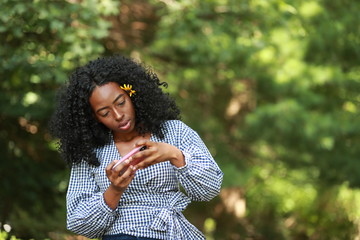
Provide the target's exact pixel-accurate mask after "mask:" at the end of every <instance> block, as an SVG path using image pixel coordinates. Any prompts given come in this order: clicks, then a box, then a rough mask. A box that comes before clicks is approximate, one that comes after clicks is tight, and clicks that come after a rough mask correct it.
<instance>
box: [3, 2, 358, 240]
mask: <svg viewBox="0 0 360 240" xmlns="http://www.w3.org/2000/svg"><path fill="white" fill-rule="evenodd" d="M359 12H360V2H359V1H353V0H331V1H329V0H328V1H327V0H306V1H305V0H286V1H283V0H249V1H237V0H163V1H155V0H134V1H125V0H123V1H116V0H103V1H100V0H67V1H66V0H61V1H60V0H59V1H50V0H33V1H31V0H29V1H20V0H19V1H15V0H1V1H0V61H1V67H0V103H1V104H0V145H1V147H0V226H1V232H0V239H6V238H9V237H10V236H13V239H14V238H15V236H16V237H17V238H21V239H31V238H32V239H69V238H70V237H72V239H81V238H80V237H76V236H73V235H72V233H70V232H67V231H66V229H65V218H66V217H65V216H66V213H65V193H66V188H67V184H68V177H69V169H68V168H67V167H66V166H65V164H64V162H63V161H62V160H61V159H60V157H59V154H58V152H57V151H56V139H53V138H52V137H51V136H50V135H49V132H48V121H49V118H50V116H51V113H52V111H53V108H54V99H55V93H56V90H57V89H58V87H59V86H60V85H61V84H63V83H64V82H65V81H66V80H67V76H68V75H69V73H71V71H72V70H73V69H74V68H75V67H76V66H79V65H82V64H84V63H86V62H88V61H89V60H92V59H94V58H97V57H99V56H106V55H112V54H122V55H125V56H129V57H133V58H135V59H139V60H141V61H143V62H145V63H146V64H148V65H150V66H152V68H153V69H154V71H155V72H156V73H157V74H158V76H159V77H160V79H161V80H163V81H166V82H168V84H169V88H168V89H167V91H168V92H169V93H170V94H171V95H172V96H173V97H174V98H175V99H176V101H177V103H178V104H179V106H180V108H181V110H182V115H183V120H184V122H185V123H187V124H188V125H190V126H191V127H192V128H193V129H195V130H196V131H197V132H198V133H199V134H200V136H201V137H202V138H203V140H204V141H205V143H206V144H207V146H208V148H209V149H210V151H211V152H212V154H213V155H214V157H215V159H216V161H217V163H218V164H219V166H220V167H221V169H222V170H223V171H224V174H225V175H224V182H223V188H222V191H221V194H220V196H219V197H217V198H216V199H214V200H212V201H211V202H205V203H193V204H192V205H191V206H190V207H188V209H187V210H186V211H185V215H186V216H187V217H188V219H190V221H191V222H192V223H194V224H195V225H196V226H197V227H198V228H200V229H201V230H202V231H203V232H204V233H205V234H206V236H207V239H210V240H211V239H219V240H222V239H224V240H228V239H229V240H237V239H253V240H272V239H276V240H281V239H295V240H296V239H299V240H302V239H311V240H320V239H324V240H325V239H326V240H336V239H339V240H340V239H341V240H342V239H358V238H359V237H360V232H359V229H360V191H359V187H360V161H359V157H360V134H359V133H360V124H359V122H358V120H359V101H360V15H359Z"/></svg>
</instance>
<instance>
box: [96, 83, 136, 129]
mask: <svg viewBox="0 0 360 240" xmlns="http://www.w3.org/2000/svg"><path fill="white" fill-rule="evenodd" d="M89 102H90V105H91V108H92V110H93V112H94V114H95V117H96V119H97V120H98V121H99V122H101V123H102V124H104V125H105V126H106V127H107V128H109V129H110V130H112V131H113V132H114V134H119V135H127V134H133V132H134V131H135V109H134V105H133V103H132V101H131V99H130V97H129V95H128V94H127V93H126V92H125V91H124V90H122V89H121V88H120V87H119V85H118V84H117V83H114V82H109V83H107V84H105V85H102V86H97V87H95V89H94V91H93V92H92V94H91V96H90V98H89Z"/></svg>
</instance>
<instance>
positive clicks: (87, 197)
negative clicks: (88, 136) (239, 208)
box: [67, 120, 223, 240]
mask: <svg viewBox="0 0 360 240" xmlns="http://www.w3.org/2000/svg"><path fill="white" fill-rule="evenodd" d="M164 129H165V138H164V139H159V138H157V137H156V136H154V135H152V136H151V138H150V140H151V141H155V142H166V143H169V144H172V145H174V146H176V147H177V148H179V149H180V150H181V151H182V152H183V154H184V156H185V161H186V165H185V166H183V167H181V168H176V167H175V166H173V165H171V164H170V162H169V161H167V162H161V163H158V164H155V165H152V166H150V167H148V168H145V169H142V170H138V171H137V172H136V175H135V178H134V179H133V180H132V182H131V183H130V185H129V186H128V188H127V189H126V191H125V192H124V194H123V195H122V197H121V199H120V203H119V206H118V207H117V209H115V210H112V209H111V208H109V206H107V204H106V203H105V201H104V198H103V193H104V192H105V190H106V189H107V188H108V187H109V185H110V181H109V180H108V178H107V177H106V174H105V168H106V166H107V165H108V164H109V163H110V162H111V161H113V160H114V159H121V156H120V155H119V152H118V150H117V148H116V146H115V143H114V142H111V143H110V144H109V145H106V146H104V147H102V148H100V149H97V151H96V153H97V157H98V158H99V160H100V162H101V165H100V166H99V167H94V166H90V165H89V164H88V163H86V162H85V161H82V162H81V163H80V164H76V165H74V166H73V167H72V169H71V176H70V183H69V188H68V192H67V227H68V229H69V230H70V231H73V232H75V233H77V234H80V235H83V236H86V237H88V238H101V237H102V236H103V235H112V234H119V233H124V234H129V235H134V236H140V237H149V238H156V239H186V240H191V239H194V240H199V239H205V238H204V235H203V234H202V233H201V232H200V231H199V230H198V229H197V228H196V227H195V226H193V225H192V224H191V223H190V222H188V221H187V220H186V219H185V217H184V215H183V214H182V213H181V212H182V211H183V210H184V209H185V208H186V206H187V205H188V204H189V203H190V202H191V201H192V200H193V201H209V200H210V199H212V198H213V197H215V196H216V195H218V194H219V192H220V187H221V183H222V178H223V173H222V171H221V170H220V168H219V167H218V165H217V164H216V162H215V161H214V159H213V157H212V156H211V154H210V152H209V151H208V149H207V148H206V146H205V144H204V143H203V141H202V140H201V139H200V137H199V135H198V134H197V133H196V132H195V131H194V130H192V129H191V128H190V127H188V126H187V125H186V124H184V123H183V122H181V121H178V120H172V121H166V122H165V124H164ZM180 185H181V186H182V187H183V189H184V190H185V193H183V192H181V191H180Z"/></svg>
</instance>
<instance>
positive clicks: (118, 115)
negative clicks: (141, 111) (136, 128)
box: [114, 109, 124, 121]
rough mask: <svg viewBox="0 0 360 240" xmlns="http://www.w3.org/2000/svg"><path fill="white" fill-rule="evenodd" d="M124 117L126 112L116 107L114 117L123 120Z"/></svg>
mask: <svg viewBox="0 0 360 240" xmlns="http://www.w3.org/2000/svg"><path fill="white" fill-rule="evenodd" d="M123 117H124V114H123V113H122V112H121V111H119V110H116V109H115V110H114V118H115V120H116V121H121V120H122V118H123Z"/></svg>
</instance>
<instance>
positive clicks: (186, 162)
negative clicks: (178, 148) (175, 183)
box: [173, 152, 191, 172]
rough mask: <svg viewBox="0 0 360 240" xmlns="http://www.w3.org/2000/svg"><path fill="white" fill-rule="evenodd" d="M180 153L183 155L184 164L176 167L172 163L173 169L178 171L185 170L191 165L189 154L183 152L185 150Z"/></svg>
mask: <svg viewBox="0 0 360 240" xmlns="http://www.w3.org/2000/svg"><path fill="white" fill-rule="evenodd" d="M182 154H183V155H184V160H185V165H184V166H182V167H176V166H174V165H173V167H174V168H175V170H176V171H179V172H185V171H186V170H187V169H189V166H190V165H191V156H190V154H189V153H185V152H182Z"/></svg>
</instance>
